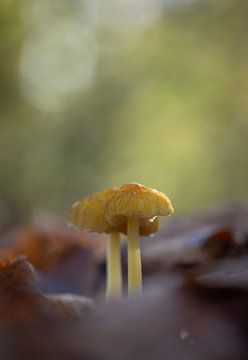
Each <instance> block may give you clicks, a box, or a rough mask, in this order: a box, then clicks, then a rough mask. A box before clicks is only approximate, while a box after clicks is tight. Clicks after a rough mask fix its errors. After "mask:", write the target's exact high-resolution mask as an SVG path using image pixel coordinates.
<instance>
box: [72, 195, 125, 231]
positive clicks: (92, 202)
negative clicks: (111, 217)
mask: <svg viewBox="0 0 248 360" xmlns="http://www.w3.org/2000/svg"><path fill="white" fill-rule="evenodd" d="M116 191H117V190H116V189H115V188H110V189H107V190H105V191H102V192H98V193H95V194H93V195H90V196H88V197H85V198H83V199H82V200H80V201H78V202H76V203H75V204H74V205H73V206H72V209H71V211H70V213H69V215H68V218H67V220H68V223H69V224H71V225H74V226H75V227H76V228H78V229H80V230H89V231H94V232H98V233H111V232H113V231H118V232H121V231H119V230H121V229H114V228H113V226H112V225H111V224H110V223H109V222H107V221H106V218H105V213H104V207H105V204H106V202H107V201H108V200H109V199H110V198H111V197H112V196H113V195H114V194H115V192H116Z"/></svg>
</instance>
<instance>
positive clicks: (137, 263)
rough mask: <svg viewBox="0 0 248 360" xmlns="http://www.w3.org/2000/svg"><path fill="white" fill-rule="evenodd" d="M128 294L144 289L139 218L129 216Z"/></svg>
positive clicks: (134, 293) (137, 292)
mask: <svg viewBox="0 0 248 360" xmlns="http://www.w3.org/2000/svg"><path fill="white" fill-rule="evenodd" d="M127 235H128V250H127V252H128V294H129V296H132V295H136V294H139V293H140V292H141V290H142V270H141V257H140V245H139V219H137V218H128V222H127Z"/></svg>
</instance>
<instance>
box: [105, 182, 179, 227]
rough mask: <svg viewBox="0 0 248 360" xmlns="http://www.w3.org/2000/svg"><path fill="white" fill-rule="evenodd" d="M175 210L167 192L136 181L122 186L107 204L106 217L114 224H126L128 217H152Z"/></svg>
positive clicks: (168, 213)
mask: <svg viewBox="0 0 248 360" xmlns="http://www.w3.org/2000/svg"><path fill="white" fill-rule="evenodd" d="M173 212H174V209H173V207H172V205H171V202H170V199H169V198H168V197H167V196H166V195H165V194H163V193H161V192H159V191H157V190H155V189H151V188H149V187H146V186H144V185H140V184H136V183H131V184H125V185H123V186H121V187H120V188H119V189H118V190H116V191H115V193H114V194H113V196H112V197H111V198H110V199H109V200H108V201H107V202H106V205H105V215H106V219H107V221H108V222H109V223H110V224H111V225H112V226H122V225H123V224H126V221H127V218H132V217H135V218H139V219H144V218H145V219H151V218H153V217H154V216H158V215H170V214H172V213H173Z"/></svg>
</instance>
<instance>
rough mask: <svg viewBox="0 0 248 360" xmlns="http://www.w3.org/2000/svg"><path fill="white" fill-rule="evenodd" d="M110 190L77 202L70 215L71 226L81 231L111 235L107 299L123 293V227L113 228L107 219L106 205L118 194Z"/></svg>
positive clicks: (108, 250) (108, 256)
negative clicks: (121, 241)
mask: <svg viewBox="0 0 248 360" xmlns="http://www.w3.org/2000/svg"><path fill="white" fill-rule="evenodd" d="M116 191H117V190H116V189H114V188H110V189H107V190H105V191H102V192H98V193H95V194H93V195H91V196H88V197H86V198H83V199H82V200H80V201H78V202H76V203H75V204H74V205H73V206H72V209H71V211H70V213H69V215H68V222H69V224H72V225H74V226H75V227H76V228H78V229H80V230H89V231H94V232H98V233H108V234H110V237H109V241H108V246H107V288H106V298H109V297H120V296H121V293H122V273H121V254H120V233H121V232H123V228H121V227H113V226H112V225H111V224H110V223H108V222H107V221H106V219H105V213H104V206H105V203H106V202H107V201H108V200H109V199H110V198H111V197H112V196H113V195H114V194H115V193H116Z"/></svg>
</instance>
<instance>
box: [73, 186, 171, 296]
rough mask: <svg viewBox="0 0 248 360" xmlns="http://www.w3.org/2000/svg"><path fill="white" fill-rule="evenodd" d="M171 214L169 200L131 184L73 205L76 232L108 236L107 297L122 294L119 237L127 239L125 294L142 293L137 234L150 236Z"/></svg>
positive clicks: (159, 194)
mask: <svg viewBox="0 0 248 360" xmlns="http://www.w3.org/2000/svg"><path fill="white" fill-rule="evenodd" d="M172 213H173V207H172V205H171V202H170V200H169V198H168V197H167V196H166V195H165V194H163V193H161V192H159V191H157V190H154V189H151V188H149V187H146V186H144V185H140V184H137V183H130V184H125V185H123V186H121V187H120V188H110V189H107V190H105V191H102V192H98V193H95V194H93V195H90V196H88V197H86V198H84V199H82V200H80V201H78V202H76V203H75V204H74V205H73V206H72V209H71V211H70V213H69V216H68V222H69V223H70V224H72V225H74V226H75V227H77V228H78V229H81V230H89V231H94V232H99V233H108V234H110V238H109V241H108V249H107V289H106V297H107V298H109V297H118V296H121V294H122V271H121V251H120V234H125V235H127V237H128V294H129V296H131V295H135V294H137V293H140V292H141V290H142V270H141V256H140V245H139V235H141V236H149V235H151V234H153V233H155V232H156V231H157V230H158V229H159V226H160V216H164V215H170V214H172Z"/></svg>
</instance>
